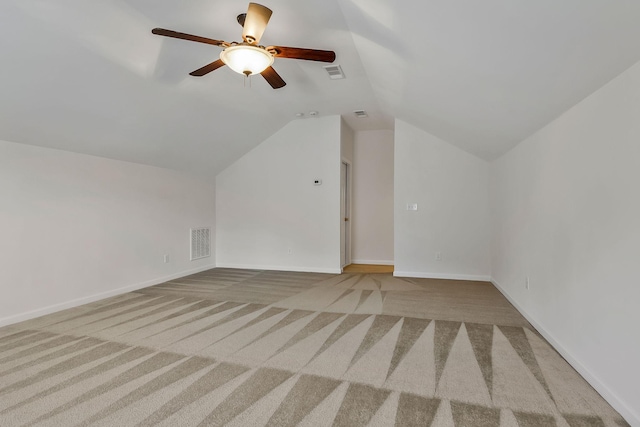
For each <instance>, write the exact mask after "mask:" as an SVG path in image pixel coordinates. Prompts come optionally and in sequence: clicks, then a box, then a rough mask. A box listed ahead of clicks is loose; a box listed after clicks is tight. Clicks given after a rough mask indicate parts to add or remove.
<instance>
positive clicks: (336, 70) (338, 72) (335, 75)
mask: <svg viewBox="0 0 640 427" xmlns="http://www.w3.org/2000/svg"><path fill="white" fill-rule="evenodd" d="M322 68H324V69H325V70H326V71H327V74H329V78H330V79H331V80H337V79H344V73H343V72H342V68H340V66H339V65H325V66H324V67H322Z"/></svg>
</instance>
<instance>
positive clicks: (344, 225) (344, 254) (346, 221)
mask: <svg viewBox="0 0 640 427" xmlns="http://www.w3.org/2000/svg"><path fill="white" fill-rule="evenodd" d="M350 169H351V165H350V164H349V163H347V162H345V161H343V162H342V164H341V165H340V267H341V268H344V266H346V265H349V264H351V201H350V200H349V199H350V197H351V194H350V193H351V192H350V190H349V189H350V188H351V187H350V183H351V170H350Z"/></svg>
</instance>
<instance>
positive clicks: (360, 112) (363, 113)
mask: <svg viewBox="0 0 640 427" xmlns="http://www.w3.org/2000/svg"><path fill="white" fill-rule="evenodd" d="M353 114H355V115H356V117H357V118H359V119H363V118H365V117H369V115H368V114H367V112H366V111H364V110H356V111H354V112H353Z"/></svg>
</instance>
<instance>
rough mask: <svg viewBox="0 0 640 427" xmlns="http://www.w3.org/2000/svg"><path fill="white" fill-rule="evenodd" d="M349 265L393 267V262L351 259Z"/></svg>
mask: <svg viewBox="0 0 640 427" xmlns="http://www.w3.org/2000/svg"><path fill="white" fill-rule="evenodd" d="M351 264H370V265H393V260H382V261H381V260H374V259H352V260H351Z"/></svg>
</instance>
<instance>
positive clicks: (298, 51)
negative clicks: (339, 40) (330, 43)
mask: <svg viewBox="0 0 640 427" xmlns="http://www.w3.org/2000/svg"><path fill="white" fill-rule="evenodd" d="M267 50H268V51H269V52H273V56H276V57H278V58H291V59H306V60H307V61H319V62H333V61H335V60H336V53H335V52H334V51H332V50H318V49H303V48H300V47H285V46H269V47H268V48H267Z"/></svg>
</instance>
